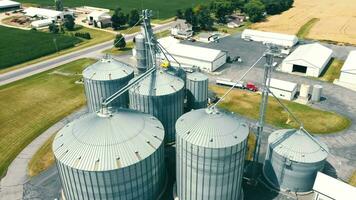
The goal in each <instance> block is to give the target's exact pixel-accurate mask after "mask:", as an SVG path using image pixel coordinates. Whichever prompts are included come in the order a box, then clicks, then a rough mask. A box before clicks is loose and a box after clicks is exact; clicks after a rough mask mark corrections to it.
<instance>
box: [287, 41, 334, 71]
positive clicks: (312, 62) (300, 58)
mask: <svg viewBox="0 0 356 200" xmlns="http://www.w3.org/2000/svg"><path fill="white" fill-rule="evenodd" d="M332 54H333V51H332V50H331V49H329V48H327V47H325V46H323V45H321V44H319V43H313V44H305V45H301V46H299V47H298V48H297V49H296V50H295V51H293V52H292V53H291V54H290V55H289V56H288V57H287V58H286V59H284V61H283V62H282V66H281V71H283V72H287V73H293V72H297V73H298V74H303V75H306V76H312V77H319V76H320V74H321V73H322V72H323V70H324V69H325V67H326V66H327V65H328V63H329V61H330V59H331V57H332Z"/></svg>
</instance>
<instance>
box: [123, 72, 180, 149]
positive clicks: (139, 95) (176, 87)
mask: <svg viewBox="0 0 356 200" xmlns="http://www.w3.org/2000/svg"><path fill="white" fill-rule="evenodd" d="M129 96H130V108H131V109H134V110H138V111H141V112H144V113H148V114H151V115H153V116H155V117H157V119H158V120H160V121H161V122H162V124H163V126H164V129H165V134H166V135H165V138H166V140H165V142H166V143H170V142H174V141H175V123H176V121H177V119H178V118H179V117H180V116H181V115H182V114H183V109H184V96H185V87H184V81H183V80H182V79H180V78H178V77H176V76H174V75H171V74H168V73H167V72H166V71H165V70H163V69H157V71H156V72H154V73H152V74H151V75H150V76H149V77H147V78H146V79H144V80H142V81H141V82H140V83H138V84H137V86H135V87H133V88H131V89H130V90H129Z"/></svg>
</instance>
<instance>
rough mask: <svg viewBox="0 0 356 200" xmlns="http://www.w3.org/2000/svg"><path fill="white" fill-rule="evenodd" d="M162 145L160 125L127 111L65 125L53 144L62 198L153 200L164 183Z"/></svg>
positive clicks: (147, 117) (83, 119) (157, 122)
mask: <svg viewBox="0 0 356 200" xmlns="http://www.w3.org/2000/svg"><path fill="white" fill-rule="evenodd" d="M163 141H164V129H163V126H162V124H161V123H160V122H159V121H158V120H157V119H156V118H155V117H153V116H151V115H148V114H143V113H140V112H137V111H132V110H126V109H119V110H118V111H115V112H107V113H105V112H104V113H99V114H97V113H89V114H86V115H84V116H83V117H81V118H79V119H77V120H75V121H73V122H72V123H69V124H68V125H66V126H65V127H64V128H63V129H62V130H61V131H59V132H58V134H57V135H56V137H55V139H54V141H53V152H54V156H55V159H56V164H57V168H58V171H59V176H60V180H61V184H62V189H63V194H64V196H65V199H66V200H82V199H85V200H91V199H100V200H101V199H105V200H106V199H125V200H152V199H157V198H158V196H159V195H160V194H161V192H162V191H161V190H162V189H163V188H164V185H165V180H166V179H165V166H164V149H163Z"/></svg>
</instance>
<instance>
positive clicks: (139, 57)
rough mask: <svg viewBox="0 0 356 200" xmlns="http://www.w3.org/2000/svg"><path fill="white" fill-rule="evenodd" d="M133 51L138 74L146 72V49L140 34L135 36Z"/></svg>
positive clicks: (143, 38)
mask: <svg viewBox="0 0 356 200" xmlns="http://www.w3.org/2000/svg"><path fill="white" fill-rule="evenodd" d="M135 49H136V61H137V69H138V71H139V72H144V71H146V67H147V65H146V47H145V37H144V36H143V35H142V34H137V35H136V36H135Z"/></svg>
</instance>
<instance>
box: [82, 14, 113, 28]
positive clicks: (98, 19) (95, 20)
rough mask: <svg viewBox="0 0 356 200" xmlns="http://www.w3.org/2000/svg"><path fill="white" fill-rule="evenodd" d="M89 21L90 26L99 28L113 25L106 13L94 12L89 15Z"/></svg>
mask: <svg viewBox="0 0 356 200" xmlns="http://www.w3.org/2000/svg"><path fill="white" fill-rule="evenodd" d="M87 20H88V23H89V24H90V25H94V26H95V27H99V28H106V27H110V26H111V24H112V22H111V16H110V15H109V13H108V12H105V11H93V12H91V13H90V14H88V15H87Z"/></svg>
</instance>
